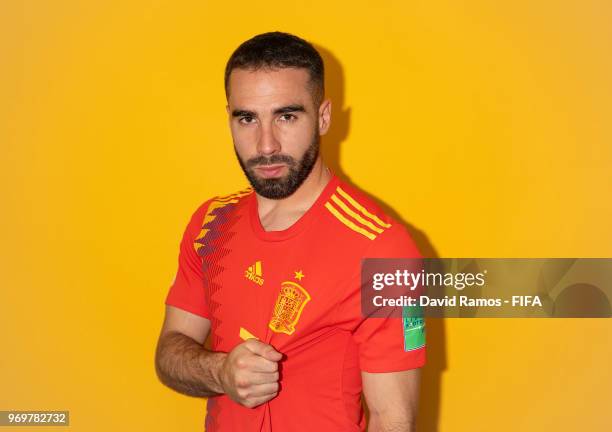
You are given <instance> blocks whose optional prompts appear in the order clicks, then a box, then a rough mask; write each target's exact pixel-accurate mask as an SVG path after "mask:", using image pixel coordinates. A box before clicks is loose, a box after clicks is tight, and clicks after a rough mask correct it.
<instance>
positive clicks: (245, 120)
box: [238, 116, 254, 124]
mask: <svg viewBox="0 0 612 432" xmlns="http://www.w3.org/2000/svg"><path fill="white" fill-rule="evenodd" d="M251 120H254V118H253V117H252V116H243V117H240V118H239V119H238V122H239V123H242V124H251V123H253V122H252V121H251Z"/></svg>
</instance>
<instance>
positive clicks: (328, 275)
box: [166, 173, 425, 432]
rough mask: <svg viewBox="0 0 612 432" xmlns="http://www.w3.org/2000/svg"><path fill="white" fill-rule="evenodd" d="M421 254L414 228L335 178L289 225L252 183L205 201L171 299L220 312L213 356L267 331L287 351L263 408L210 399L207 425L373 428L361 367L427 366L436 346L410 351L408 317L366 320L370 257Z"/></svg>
mask: <svg viewBox="0 0 612 432" xmlns="http://www.w3.org/2000/svg"><path fill="white" fill-rule="evenodd" d="M420 256H421V255H420V253H419V251H418V249H417V247H416V245H415V243H414V242H413V240H412V239H411V237H410V235H409V234H408V232H407V230H406V229H405V227H404V226H403V225H401V224H400V223H399V222H398V221H396V220H394V219H393V218H391V217H390V216H388V215H387V214H385V213H384V212H383V211H382V210H381V208H380V207H379V206H378V205H377V204H376V203H375V202H374V201H373V200H372V199H371V198H369V197H368V196H367V195H365V194H364V193H363V192H361V191H360V190H359V189H357V188H355V187H353V186H351V185H349V184H347V183H345V182H344V181H342V180H340V179H339V178H338V177H337V176H336V175H335V174H333V173H332V178H331V180H330V181H329V182H328V184H327V185H326V187H325V189H324V190H323V192H322V193H321V194H320V195H319V197H318V198H317V200H316V202H315V203H314V204H313V205H312V207H311V208H310V209H309V210H308V211H307V212H306V213H305V214H304V215H302V217H301V218H300V219H299V220H298V221H297V222H295V223H294V224H293V225H292V226H291V227H289V228H287V229H285V230H283V231H265V230H264V228H263V227H262V225H261V222H260V219H259V214H258V208H257V199H256V194H255V192H254V191H253V189H252V188H247V189H244V190H242V191H240V192H237V193H234V194H231V195H226V196H218V197H215V198H212V199H210V200H208V201H206V202H205V203H203V204H202V205H201V206H200V207H199V208H198V209H197V210H196V211H195V213H193V215H192V218H191V220H190V221H189V223H188V225H187V228H186V230H185V232H184V235H183V239H182V241H181V245H180V253H179V266H178V272H177V275H176V278H175V281H174V283H173V284H172V286H171V287H170V290H169V292H168V296H167V298H166V304H168V305H172V306H175V307H178V308H181V309H184V310H186V311H189V312H191V313H194V314H197V315H200V316H202V317H205V318H207V319H209V320H210V321H211V337H212V340H211V342H212V349H213V350H214V351H223V352H229V351H231V350H232V349H233V348H234V347H235V346H236V345H238V344H240V343H242V342H243V341H244V340H245V339H246V338H248V337H256V338H258V339H259V340H261V341H263V342H266V343H269V344H270V345H272V346H273V347H274V348H275V349H276V350H277V351H279V352H280V353H282V354H284V358H283V360H281V361H280V362H279V371H280V378H279V384H280V389H279V392H278V395H277V396H276V397H274V398H273V399H271V400H270V401H268V402H266V403H264V404H262V405H259V406H257V407H255V408H252V409H251V408H246V407H243V406H242V405H240V404H238V403H236V402H234V401H233V400H231V399H230V398H229V397H228V396H227V395H219V396H215V397H210V398H208V402H207V415H206V422H205V423H206V430H207V431H209V432H224V431H228V432H229V431H240V432H249V431H257V432H259V431H288V430H291V431H308V432H312V431H325V432H332V431H342V432H350V431H355V432H357V431H364V430H365V426H366V424H365V417H364V413H363V410H362V406H361V399H360V394H361V390H362V383H361V371H366V372H392V371H401V370H406V369H413V368H418V367H421V366H423V365H424V363H425V346H424V345H423V346H421V347H417V348H416V349H410V350H407V351H406V350H405V346H404V335H405V333H404V327H403V322H402V318H401V317H400V318H364V317H363V316H362V313H361V293H360V282H361V281H360V277H361V260H362V258H366V257H373V258H374V257H381V258H384V257H390V258H399V257H406V258H411V257H420ZM423 331H424V329H423Z"/></svg>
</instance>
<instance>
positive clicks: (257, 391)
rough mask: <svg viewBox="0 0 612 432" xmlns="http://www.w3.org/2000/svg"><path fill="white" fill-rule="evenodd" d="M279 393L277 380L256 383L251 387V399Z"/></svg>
mask: <svg viewBox="0 0 612 432" xmlns="http://www.w3.org/2000/svg"><path fill="white" fill-rule="evenodd" d="M277 393H278V383H277V382H273V383H267V384H259V385H254V386H251V387H250V388H249V399H252V398H258V397H265V396H273V395H275V394H277Z"/></svg>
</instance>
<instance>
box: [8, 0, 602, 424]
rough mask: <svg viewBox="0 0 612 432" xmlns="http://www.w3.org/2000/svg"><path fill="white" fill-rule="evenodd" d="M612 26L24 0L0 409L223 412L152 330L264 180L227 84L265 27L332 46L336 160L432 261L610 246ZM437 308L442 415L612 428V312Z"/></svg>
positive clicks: (136, 415) (426, 418)
mask: <svg viewBox="0 0 612 432" xmlns="http://www.w3.org/2000/svg"><path fill="white" fill-rule="evenodd" d="M504 3H506V4H504ZM611 22H612V6H610V3H609V2H606V1H603V0H600V1H597V0H580V1H579V0H572V1H563V2H556V1H550V0H547V1H538V2H532V1H523V0H519V1H515V2H497V1H493V0H490V1H475V0H472V1H461V2H452V1H434V2H431V1H430V2H425V1H417V2H405V1H377V2H373V1H371V2H365V1H351V2H332V1H315V0H313V1H304V2H277V1H274V2H272V1H259V2H208V1H185V2H170V1H149V2H147V1H127V2H126V1H117V0H113V1H96V2H90V1H75V0H73V1H69V0H57V1H17V0H13V1H8V0H7V1H3V2H2V3H1V5H0V146H1V148H0V149H1V158H0V160H1V162H0V188H1V191H2V195H1V196H2V209H1V213H0V214H1V216H0V217H1V221H0V229H1V230H2V232H1V235H2V247H1V248H0V251H1V252H0V253H1V256H0V262H1V276H2V286H1V288H0V343H1V346H0V349H1V355H0V409H5V410H6V409H22V410H26V409H47V410H51V409H55V410H70V412H71V430H75V431H109V430H116V431H132V430H147V431H168V430H172V431H197V430H201V429H202V425H203V421H204V419H203V418H204V407H205V405H204V402H203V401H202V400H200V399H192V398H188V397H186V396H182V395H179V394H177V393H174V392H173V391H171V390H169V389H168V388H166V387H163V386H162V385H161V384H160V383H159V382H158V381H157V378H156V376H155V372H154V366H153V356H154V348H155V343H156V340H157V336H158V332H159V328H160V325H161V319H162V314H163V308H164V306H163V300H164V297H165V295H166V292H167V289H168V286H169V285H170V283H171V282H172V279H173V277H174V273H175V271H176V263H177V255H178V242H179V240H180V235H181V234H182V231H183V229H184V226H185V224H186V223H187V220H188V218H189V216H190V215H191V212H192V211H193V210H194V209H195V208H196V206H198V205H199V204H200V203H201V202H202V201H203V200H205V199H207V198H208V197H210V196H212V195H215V194H222V193H231V192H234V191H236V190H238V189H240V188H242V187H243V186H244V185H246V183H245V180H244V179H243V176H242V173H241V171H240V168H239V166H238V164H237V163H236V161H235V156H234V153H233V151H232V147H231V136H230V134H229V130H228V128H227V121H226V113H225V110H224V105H225V99H224V94H223V81H222V79H223V68H224V66H225V62H226V61H227V58H228V57H229V55H230V54H231V52H232V51H233V50H234V49H235V48H236V47H237V46H238V45H239V44H240V43H241V42H242V41H244V40H246V39H248V38H249V37H251V36H253V35H255V34H257V33H261V32H265V31H270V30H281V31H289V32H292V33H295V34H298V35H300V36H302V37H304V38H306V39H308V40H310V41H312V42H313V43H314V44H315V45H316V47H317V48H319V49H320V50H321V52H322V53H323V55H324V58H325V61H326V65H327V69H328V76H327V85H328V94H329V96H330V97H331V98H332V100H333V120H332V132H331V133H330V135H328V136H326V137H325V139H324V140H323V145H324V146H325V150H324V153H325V155H326V156H327V158H328V159H330V161H331V165H332V166H334V167H336V169H338V168H340V170H341V172H342V173H344V175H345V176H347V177H349V178H350V180H351V181H352V182H354V183H355V184H356V185H357V186H359V187H361V188H363V189H365V190H366V191H368V192H370V193H372V194H373V195H374V196H375V197H377V198H378V199H380V200H381V201H383V202H384V203H386V204H387V205H388V206H389V207H391V208H393V209H394V211H395V212H396V214H397V215H398V216H401V217H402V218H403V219H404V220H405V221H407V222H408V223H409V224H410V225H411V229H412V231H413V233H414V235H415V238H416V239H417V241H418V242H419V245H420V246H421V247H422V248H423V250H424V251H425V252H426V253H427V254H428V255H430V256H431V255H437V256H441V257H609V256H612V229H611V227H610V221H611V220H612V200H611V199H610V191H611V183H612V177H611V176H612V174H611V172H612V170H611V167H612V145H611V144H612V126H611V124H610V120H611V119H612V79H611V78H610V77H612V56H611V55H610V53H612V30H611V29H612V26H611V25H610V23H611ZM428 326H429V327H428V329H429V330H428V331H429V333H428V342H429V346H430V349H429V360H430V362H429V365H428V367H427V368H426V376H425V380H424V383H423V386H424V389H423V396H422V399H421V404H422V409H421V414H420V415H421V425H422V429H421V430H422V431H432V430H435V424H436V423H439V430H440V431H474V430H496V431H517V430H521V431H542V430H563V431H573V430H588V431H604V430H610V429H611V428H612V420H611V419H612V417H611V416H610V412H609V404H610V399H611V397H612V386H611V384H612V376H611V372H610V360H611V358H612V344H611V343H610V340H611V339H612V321H610V320H606V319H601V320H597V319H592V320H591V319H541V320H536V319H534V320H528V319H524V320H518V319H509V320H502V319H495V320H493V319H492V320H469V319H463V320H460V319H455V320H447V321H445V322H439V321H438V322H429V323H428Z"/></svg>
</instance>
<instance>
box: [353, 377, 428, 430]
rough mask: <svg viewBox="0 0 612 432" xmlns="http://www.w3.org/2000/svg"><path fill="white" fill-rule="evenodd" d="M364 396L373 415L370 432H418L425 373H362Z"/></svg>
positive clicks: (371, 416) (369, 426)
mask: <svg viewBox="0 0 612 432" xmlns="http://www.w3.org/2000/svg"><path fill="white" fill-rule="evenodd" d="M361 379H362V382H363V394H364V396H365V399H366V403H367V405H368V409H369V411H370V420H369V423H368V432H414V431H415V430H416V414H417V410H418V402H419V388H420V382H421V369H410V370H405V371H400V372H387V373H368V372H363V371H362V372H361Z"/></svg>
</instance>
